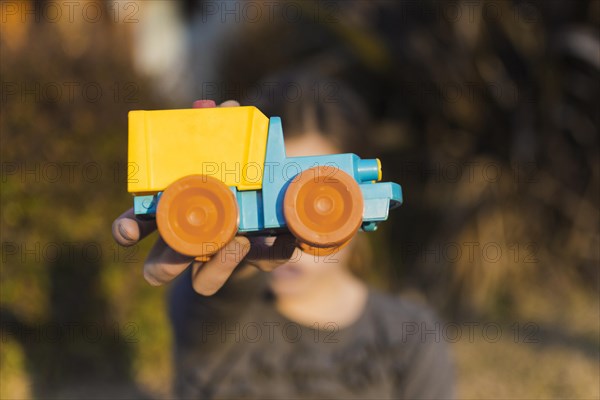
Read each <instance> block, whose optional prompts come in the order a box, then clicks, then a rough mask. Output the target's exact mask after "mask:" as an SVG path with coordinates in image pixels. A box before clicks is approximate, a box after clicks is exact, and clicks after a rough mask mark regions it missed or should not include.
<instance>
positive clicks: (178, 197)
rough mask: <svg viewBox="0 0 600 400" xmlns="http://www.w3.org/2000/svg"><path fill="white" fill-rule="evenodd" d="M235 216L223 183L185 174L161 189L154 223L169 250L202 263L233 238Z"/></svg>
mask: <svg viewBox="0 0 600 400" xmlns="http://www.w3.org/2000/svg"><path fill="white" fill-rule="evenodd" d="M238 215H239V214H238V207H237V202H236V199H235V196H234V194H233V193H232V192H231V190H230V189H229V188H228V187H227V186H226V185H225V184H224V183H223V182H221V181H219V180H218V179H215V178H212V177H210V176H205V175H189V176H186V177H183V178H181V179H179V180H177V181H175V182H173V183H172V184H170V185H169V186H168V187H167V188H166V189H165V191H164V192H163V194H162V195H161V197H160V201H159V202H158V207H157V210H156V222H157V225H158V231H159V232H160V235H161V236H162V238H163V239H164V241H165V242H166V243H167V244H168V245H169V246H170V247H171V248H172V249H173V250H175V251H177V252H179V253H181V254H185V255H188V256H194V257H196V258H197V259H198V260H201V261H206V260H208V259H209V258H210V256H212V255H213V254H215V253H216V252H217V251H219V250H220V249H221V248H223V246H225V244H227V243H228V242H230V241H231V240H232V239H233V237H234V236H235V234H236V232H237V226H238Z"/></svg>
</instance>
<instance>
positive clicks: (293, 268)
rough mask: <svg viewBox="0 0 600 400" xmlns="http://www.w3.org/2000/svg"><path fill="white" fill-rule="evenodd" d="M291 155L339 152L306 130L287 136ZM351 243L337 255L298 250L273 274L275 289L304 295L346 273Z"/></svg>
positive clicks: (319, 136) (282, 293) (287, 293)
mask: <svg viewBox="0 0 600 400" xmlns="http://www.w3.org/2000/svg"><path fill="white" fill-rule="evenodd" d="M285 146H286V151H287V155H288V156H289V157H298V156H309V155H324V154H336V153H339V150H338V149H337V148H336V147H335V146H334V145H333V144H332V143H331V142H329V141H328V140H327V139H326V138H325V137H323V136H322V135H320V134H319V133H312V132H310V133H307V134H304V135H301V136H297V137H293V138H290V139H286V141H285ZM351 248H352V242H351V243H349V244H348V245H347V246H345V247H344V248H342V249H340V250H339V251H338V252H336V253H335V254H332V255H329V256H324V257H317V256H313V255H311V254H308V253H304V252H302V251H301V250H300V249H296V250H295V251H294V254H293V255H292V257H291V259H290V261H289V262H288V263H286V264H284V265H282V266H280V267H278V268H277V269H275V270H274V271H273V272H272V273H271V274H270V283H271V288H272V290H273V292H274V293H275V294H276V295H278V296H288V295H290V296H293V295H301V294H306V293H308V292H310V290H311V289H314V288H316V287H318V286H319V285H326V284H327V282H330V281H331V280H332V279H336V278H337V277H339V276H340V274H345V273H347V271H348V270H347V267H346V264H347V259H348V255H349V253H350V250H351Z"/></svg>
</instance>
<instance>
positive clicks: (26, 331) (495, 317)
mask: <svg viewBox="0 0 600 400" xmlns="http://www.w3.org/2000/svg"><path fill="white" fill-rule="evenodd" d="M0 7H1V17H0V18H1V24H0V33H1V37H0V46H1V48H0V74H1V88H0V89H1V94H0V95H1V103H0V104H1V111H0V134H1V136H0V138H1V141H0V145H1V156H2V161H1V167H2V169H1V182H0V185H1V206H2V207H1V215H2V217H1V246H2V256H1V257H2V267H1V271H0V272H1V283H0V289H1V292H0V300H1V322H2V324H1V327H2V329H1V335H2V337H1V341H0V346H1V348H0V368H1V371H0V397H1V398H7V399H9V398H48V397H52V398H65V397H79V396H87V397H107V396H113V397H115V398H167V397H169V396H170V395H171V391H170V380H171V378H172V370H171V354H170V351H171V332H170V330H169V325H168V321H167V318H166V312H165V299H164V295H165V291H166V290H168V289H166V288H153V287H150V286H149V285H147V284H146V283H145V281H144V280H143V278H142V270H141V266H142V264H143V260H144V257H145V255H146V254H147V251H148V249H149V245H150V244H151V242H152V241H153V237H151V238H150V239H149V240H145V241H144V242H143V243H142V244H141V245H139V246H137V247H133V248H130V249H123V248H118V247H117V246H116V244H114V243H113V241H112V238H111V233H110V226H111V223H112V221H113V219H114V218H115V217H116V216H118V215H119V214H120V213H121V212H122V211H123V210H125V209H127V208H128V207H130V206H131V204H132V200H131V197H130V196H129V195H128V194H127V191H126V179H127V154H126V149H127V112H128V111H129V110H132V109H158V108H187V107H189V106H190V105H191V102H192V101H193V100H195V99H198V98H212V99H215V100H216V101H217V102H220V101H224V100H227V99H238V100H239V101H240V102H241V103H242V104H247V105H249V104H252V103H253V102H254V101H255V100H256V99H257V98H258V97H260V96H264V95H265V93H266V92H267V91H268V90H276V91H277V90H285V89H286V88H285V87H282V85H281V84H280V83H278V81H276V80H269V78H268V77H269V76H277V75H278V74H281V73H282V72H284V71H290V70H294V71H301V72H312V73H315V74H317V75H319V76H321V77H324V80H322V81H320V83H319V84H317V85H315V87H314V91H312V92H311V93H302V94H300V95H301V96H315V98H318V99H319V100H320V101H332V102H335V101H337V100H338V99H339V97H337V96H338V92H337V90H336V86H335V84H333V82H335V81H341V82H344V83H345V84H346V85H348V86H349V87H351V88H352V89H353V90H354V91H356V93H358V94H359V96H360V97H362V98H363V99H364V101H365V104H366V107H367V109H368V111H369V112H370V114H371V116H372V122H371V126H370V129H369V130H368V131H366V132H365V133H364V134H365V139H366V140H367V141H368V146H365V147H364V149H363V151H362V152H361V154H360V155H361V156H362V157H373V156H376V157H379V158H381V160H382V163H383V166H384V180H390V181H396V182H399V183H400V184H401V185H402V187H403V189H404V192H405V203H404V205H403V206H402V207H401V208H400V209H399V210H397V211H396V212H394V213H393V214H392V215H391V218H390V221H389V222H387V223H385V224H383V225H382V226H381V229H380V230H379V231H378V232H376V233H374V234H373V235H370V236H369V238H370V239H371V242H372V243H373V246H374V249H375V257H376V260H377V262H376V263H375V265H373V267H372V269H371V271H370V273H369V275H370V276H369V280H370V281H371V283H372V284H373V285H376V286H378V287H380V288H382V289H384V290H390V291H395V292H400V293H402V294H403V295H405V296H408V297H411V298H413V299H416V300H417V301H423V302H427V303H429V304H430V305H432V306H433V307H434V308H435V309H436V310H437V311H438V312H439V313H440V314H441V315H442V316H443V318H444V319H445V320H446V321H447V322H448V323H447V324H446V325H444V328H443V329H442V330H441V337H440V340H446V341H448V342H450V343H451V347H452V349H453V351H454V354H455V358H456V363H457V368H458V374H459V382H458V396H459V398H473V399H497V398H504V399H517V398H519V399H523V398H544V399H553V398H586V399H591V398H598V397H599V396H600V387H599V386H600V383H599V380H598V376H600V368H599V365H600V363H599V361H600V359H599V357H600V344H599V339H600V321H599V315H600V309H599V283H600V281H599V279H600V273H599V261H600V254H599V248H600V236H599V215H598V204H600V198H599V197H600V188H599V179H598V178H599V173H600V167H599V150H598V149H599V146H598V141H599V134H598V127H599V122H600V121H599V116H598V104H599V100H600V97H599V95H600V90H599V82H600V79H598V78H599V71H600V39H599V34H598V33H599V32H598V25H599V23H600V2H599V1H595V0H590V1H568V2H567V1H554V0H550V1H508V0H506V1H504V0H502V1H499V0H495V1H494V0H491V1H487V0H468V1H467V0H462V1H461V0H459V1H406V2H401V1H371V2H367V1H324V2H314V1H283V0H279V1H278V0H275V1H264V2H263V1H245V2H236V1H184V2H180V3H176V2H166V1H165V2H162V1H152V2H135V1H111V2H95V1H70V2H55V1H52V2H46V1H23V2H20V1H4V2H2V3H0ZM328 79H331V84H328Z"/></svg>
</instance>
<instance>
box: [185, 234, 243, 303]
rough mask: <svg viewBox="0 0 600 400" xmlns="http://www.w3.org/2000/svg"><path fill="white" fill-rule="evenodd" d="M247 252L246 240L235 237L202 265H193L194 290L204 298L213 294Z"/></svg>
mask: <svg viewBox="0 0 600 400" xmlns="http://www.w3.org/2000/svg"><path fill="white" fill-rule="evenodd" d="M248 251H250V242H249V241H248V239H247V238H246V237H243V236H236V237H235V238H233V240H232V241H231V242H229V243H227V244H226V245H225V247H223V248H222V249H221V250H219V251H218V252H217V253H216V254H215V255H214V256H212V258H211V259H210V260H208V261H207V262H205V263H204V264H199V263H195V264H194V269H193V271H192V286H193V287H194V290H195V291H196V292H198V293H200V294H202V295H204V296H210V295H213V294H215V293H216V292H217V291H218V290H219V289H220V288H221V287H222V286H223V285H224V284H225V282H227V279H229V277H230V276H231V274H232V273H233V270H234V269H235V267H237V266H238V264H239V263H240V262H241V261H242V259H243V258H244V257H245V256H246V254H248Z"/></svg>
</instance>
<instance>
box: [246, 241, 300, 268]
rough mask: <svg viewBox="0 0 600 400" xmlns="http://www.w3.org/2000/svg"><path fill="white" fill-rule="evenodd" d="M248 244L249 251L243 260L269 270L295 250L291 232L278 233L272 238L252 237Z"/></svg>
mask: <svg viewBox="0 0 600 400" xmlns="http://www.w3.org/2000/svg"><path fill="white" fill-rule="evenodd" d="M250 245H251V248H250V252H249V253H248V255H247V256H246V259H245V260H244V261H246V262H247V263H248V264H251V265H254V266H255V267H257V268H259V269H261V270H263V271H266V272H270V271H272V270H274V269H275V268H277V267H278V266H280V265H282V264H285V263H286V262H288V261H289V260H290V258H292V255H293V254H294V251H295V250H296V238H295V237H294V236H293V235H291V234H282V235H278V236H276V237H275V238H274V239H273V238H270V237H253V238H252V239H251V241H250Z"/></svg>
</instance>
